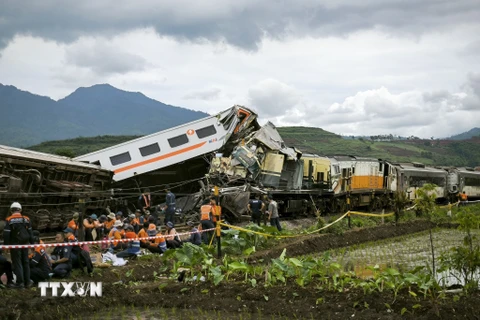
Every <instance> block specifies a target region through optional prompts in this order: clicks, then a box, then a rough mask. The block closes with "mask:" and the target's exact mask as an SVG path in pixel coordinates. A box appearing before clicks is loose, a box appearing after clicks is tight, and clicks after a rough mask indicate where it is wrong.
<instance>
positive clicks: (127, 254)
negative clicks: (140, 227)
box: [117, 225, 140, 259]
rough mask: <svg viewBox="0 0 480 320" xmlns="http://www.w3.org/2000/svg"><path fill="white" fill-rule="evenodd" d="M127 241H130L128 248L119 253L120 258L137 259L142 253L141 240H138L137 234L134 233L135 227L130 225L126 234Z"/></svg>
mask: <svg viewBox="0 0 480 320" xmlns="http://www.w3.org/2000/svg"><path fill="white" fill-rule="evenodd" d="M125 239H129V240H130V241H128V243H127V248H126V249H125V250H123V251H122V252H119V253H117V257H119V258H133V259H136V258H137V255H138V254H139V253H140V240H138V236H137V234H136V233H135V232H134V231H133V226H131V225H129V226H128V227H127V230H126V232H125Z"/></svg>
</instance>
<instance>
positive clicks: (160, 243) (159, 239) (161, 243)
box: [147, 223, 167, 253]
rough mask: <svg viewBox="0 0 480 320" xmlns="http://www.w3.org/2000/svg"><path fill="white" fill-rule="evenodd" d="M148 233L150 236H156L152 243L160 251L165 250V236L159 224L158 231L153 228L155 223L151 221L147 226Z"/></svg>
mask: <svg viewBox="0 0 480 320" xmlns="http://www.w3.org/2000/svg"><path fill="white" fill-rule="evenodd" d="M147 232H148V235H149V236H150V237H153V236H156V238H155V241H154V245H155V246H156V247H157V248H159V249H160V250H161V251H162V253H164V252H165V251H167V241H165V237H164V236H163V235H162V229H161V227H160V226H158V231H157V230H155V225H154V224H153V223H151V224H150V225H149V226H148V231H147Z"/></svg>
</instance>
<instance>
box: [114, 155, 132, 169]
mask: <svg viewBox="0 0 480 320" xmlns="http://www.w3.org/2000/svg"><path fill="white" fill-rule="evenodd" d="M130 160H132V157H130V153H129V152H124V153H120V154H117V155H116V156H113V157H110V161H111V162H112V165H113V166H117V165H119V164H122V163H125V162H128V161H130Z"/></svg>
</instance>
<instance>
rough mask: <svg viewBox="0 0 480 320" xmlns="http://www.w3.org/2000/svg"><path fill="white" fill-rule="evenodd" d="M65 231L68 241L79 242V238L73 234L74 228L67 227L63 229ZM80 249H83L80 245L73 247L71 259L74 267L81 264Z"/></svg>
mask: <svg viewBox="0 0 480 320" xmlns="http://www.w3.org/2000/svg"><path fill="white" fill-rule="evenodd" d="M63 233H64V234H65V239H66V242H72V243H76V242H78V240H77V238H75V235H74V234H73V230H72V229H70V228H66V229H65V230H63ZM80 251H82V249H81V248H80V246H78V245H74V246H73V247H72V252H71V255H70V260H71V261H72V268H76V267H78V266H79V259H80Z"/></svg>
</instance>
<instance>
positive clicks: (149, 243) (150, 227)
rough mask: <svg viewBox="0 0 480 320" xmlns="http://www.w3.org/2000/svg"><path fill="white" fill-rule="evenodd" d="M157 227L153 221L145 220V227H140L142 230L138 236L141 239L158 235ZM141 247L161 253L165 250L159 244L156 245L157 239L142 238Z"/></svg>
mask: <svg viewBox="0 0 480 320" xmlns="http://www.w3.org/2000/svg"><path fill="white" fill-rule="evenodd" d="M156 229H157V228H156V226H155V225H154V224H153V223H149V222H145V223H144V224H143V228H142V229H140V231H139V232H138V237H139V238H140V239H141V238H148V237H155V236H156ZM149 231H150V232H149ZM152 231H153V232H152ZM164 240H165V239H164ZM140 247H142V248H145V249H147V250H148V251H150V252H151V253H159V254H162V253H163V251H162V250H161V249H160V248H159V247H158V246H156V245H155V239H151V240H140Z"/></svg>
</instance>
